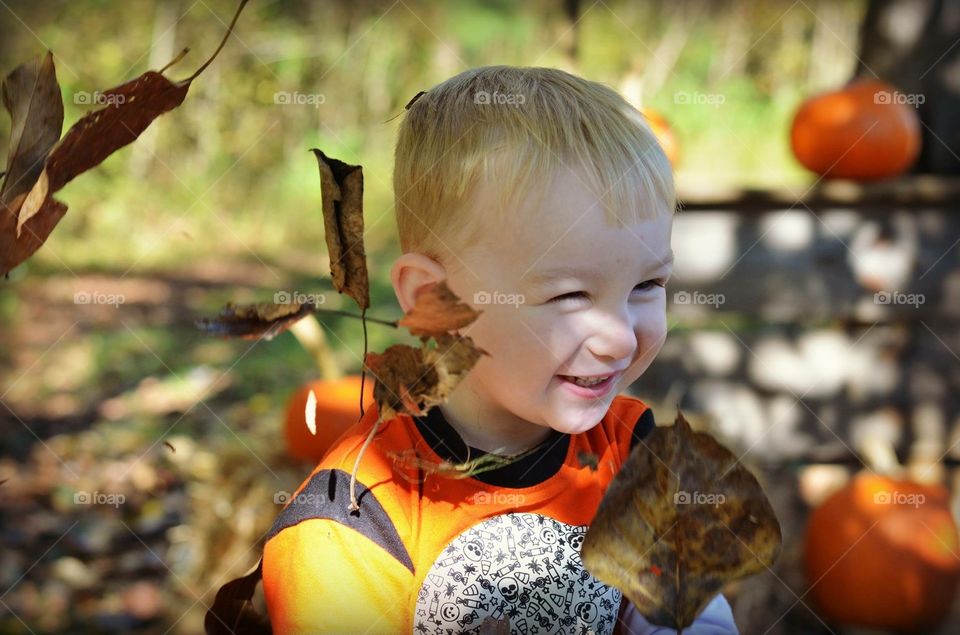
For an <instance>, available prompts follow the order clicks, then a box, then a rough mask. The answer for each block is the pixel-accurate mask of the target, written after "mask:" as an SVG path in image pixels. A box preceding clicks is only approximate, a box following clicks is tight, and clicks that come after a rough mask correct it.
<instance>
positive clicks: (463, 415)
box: [438, 390, 551, 455]
mask: <svg viewBox="0 0 960 635" xmlns="http://www.w3.org/2000/svg"><path fill="white" fill-rule="evenodd" d="M438 407H439V408H440V411H441V412H442V413H443V416H444V418H445V419H446V420H447V422H448V423H449V424H450V426H451V427H452V428H453V429H454V430H456V431H457V433H458V434H459V435H460V438H461V439H463V442H464V443H466V444H467V445H468V446H470V447H474V448H477V449H478V450H483V451H484V452H490V453H496V454H502V455H506V454H517V453H519V452H523V451H525V450H529V449H530V448H533V447H536V446H537V445H539V444H541V443H543V442H544V441H545V440H546V439H547V438H548V437H549V436H550V431H551V428H548V427H545V426H540V425H537V424H535V423H530V422H529V421H524V420H523V419H520V418H519V417H516V416H514V415H513V414H511V413H509V412H505V411H503V410H499V409H498V410H496V411H492V410H491V409H490V408H489V407H485V404H482V403H480V402H479V400H477V399H476V398H475V394H474V393H472V392H467V391H463V390H460V391H455V392H454V393H453V394H452V395H451V396H450V399H448V400H447V401H446V402H444V403H442V404H440V405H439V406H438Z"/></svg>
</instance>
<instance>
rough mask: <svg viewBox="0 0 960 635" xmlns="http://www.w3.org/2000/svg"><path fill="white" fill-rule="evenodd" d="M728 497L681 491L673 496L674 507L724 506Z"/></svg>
mask: <svg viewBox="0 0 960 635" xmlns="http://www.w3.org/2000/svg"><path fill="white" fill-rule="evenodd" d="M726 500H727V497H726V496H724V495H723V494H710V493H707V492H687V491H685V490H680V491H679V492H676V493H674V495H673V504H674V505H723V504H724V503H725V502H726Z"/></svg>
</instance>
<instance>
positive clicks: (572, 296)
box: [549, 291, 583, 302]
mask: <svg viewBox="0 0 960 635" xmlns="http://www.w3.org/2000/svg"><path fill="white" fill-rule="evenodd" d="M581 295H583V291H574V292H572V293H564V294H563V295H558V296H557V297H555V298H550V300H549V302H560V301H561V300H573V299H575V298H577V297H579V296H581Z"/></svg>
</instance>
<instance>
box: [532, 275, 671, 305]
mask: <svg viewBox="0 0 960 635" xmlns="http://www.w3.org/2000/svg"><path fill="white" fill-rule="evenodd" d="M665 286H666V282H665V281H664V280H647V281H645V282H641V283H640V284H638V285H637V286H635V287H634V289H635V290H636V289H640V290H641V291H650V290H651V289H653V288H655V287H665ZM582 295H584V292H583V291H572V292H570V293H564V294H563V295H558V296H557V297H555V298H551V299H550V300H549V302H561V301H563V300H575V299H577V298H579V297H580V296H582Z"/></svg>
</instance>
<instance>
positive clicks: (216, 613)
mask: <svg viewBox="0 0 960 635" xmlns="http://www.w3.org/2000/svg"><path fill="white" fill-rule="evenodd" d="M262 577H263V558H261V559H260V561H259V562H258V563H257V566H256V567H254V568H253V569H252V570H251V571H250V572H249V573H247V574H246V575H243V576H241V577H239V578H236V579H233V580H231V581H230V582H227V583H226V584H224V585H223V586H222V587H220V590H218V591H217V595H216V597H215V598H214V599H213V606H211V607H210V608H209V609H208V610H207V613H206V615H205V616H204V619H203V630H204V632H205V633H207V635H241V634H243V635H270V633H271V628H270V620H269V618H268V617H267V616H266V615H260V614H259V613H257V611H256V609H255V608H254V606H253V594H254V592H255V591H256V588H257V585H258V584H259V583H260V580H261V579H262Z"/></svg>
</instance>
